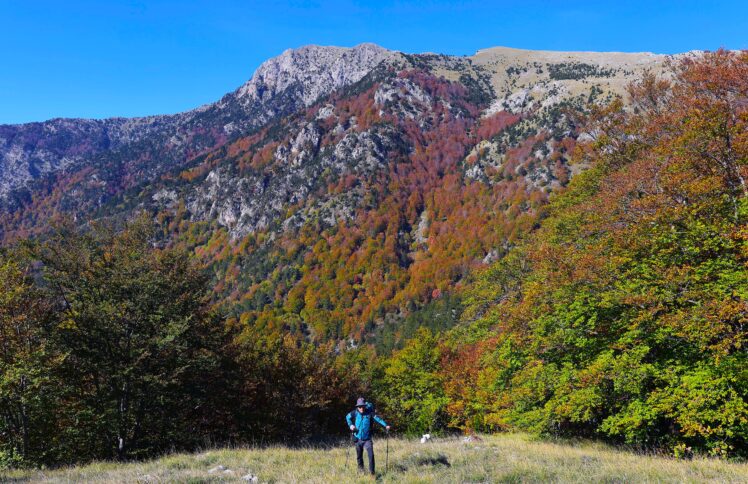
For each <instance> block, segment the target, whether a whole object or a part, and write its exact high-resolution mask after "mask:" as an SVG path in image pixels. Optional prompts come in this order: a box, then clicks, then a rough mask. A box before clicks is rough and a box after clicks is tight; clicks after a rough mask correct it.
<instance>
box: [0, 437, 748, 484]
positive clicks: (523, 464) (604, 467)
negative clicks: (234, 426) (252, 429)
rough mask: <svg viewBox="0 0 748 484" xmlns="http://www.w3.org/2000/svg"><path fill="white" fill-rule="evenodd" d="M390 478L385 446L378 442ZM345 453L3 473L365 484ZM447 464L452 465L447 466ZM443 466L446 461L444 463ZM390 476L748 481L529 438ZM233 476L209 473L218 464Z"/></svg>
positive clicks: (420, 448) (714, 467) (411, 458)
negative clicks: (254, 477) (250, 477)
mask: <svg viewBox="0 0 748 484" xmlns="http://www.w3.org/2000/svg"><path fill="white" fill-rule="evenodd" d="M375 449H376V452H377V458H378V461H377V462H378V471H379V472H380V474H381V473H382V472H383V471H384V457H385V441H384V439H383V438H380V439H379V440H377V441H376V444H375ZM347 450H348V449H347V448H346V447H337V448H332V449H328V450H324V449H301V450H293V449H288V448H284V447H273V448H267V449H224V450H213V451H208V452H204V453H200V454H192V455H191V454H177V455H172V456H168V457H164V458H161V459H157V460H154V461H150V462H143V463H132V464H115V463H96V464H91V465H88V466H85V467H75V468H70V469H64V470H56V471H52V472H33V473H24V472H16V473H11V474H5V475H3V474H0V481H2V482H7V481H10V482H14V481H16V482H27V481H30V482H222V481H226V482H231V481H235V482H236V481H239V482H241V481H240V477H241V476H243V475H245V474H246V473H248V472H250V471H251V472H252V473H253V474H256V475H258V476H259V478H260V482H319V483H328V482H367V481H369V479H367V478H366V477H364V476H357V475H356V474H355V472H354V469H355V454H354V452H353V451H351V456H350V461H349V462H348V471H346V468H345V464H346V451H347ZM445 458H446V461H447V462H448V463H449V465H445V464H444V463H442V462H443V461H444V460H445ZM440 461H442V462H440ZM389 462H390V471H389V473H387V474H386V475H380V476H379V478H380V480H381V481H382V482H549V481H556V482H709V481H712V482H748V464H738V463H729V462H722V461H718V460H710V459H694V460H690V461H676V460H673V459H669V458H665V457H656V456H642V455H637V454H632V453H627V452H622V451H619V450H614V449H611V448H609V447H606V446H603V445H600V444H592V443H579V444H557V443H549V442H542V441H536V440H533V439H531V438H529V437H527V436H524V435H498V436H489V437H484V440H483V441H482V442H471V443H464V442H463V441H462V440H461V439H456V438H453V439H443V440H442V439H437V440H435V441H432V442H430V443H428V444H421V443H419V442H417V441H409V440H400V439H398V440H395V439H391V440H390V459H389ZM219 464H220V465H223V466H226V467H227V468H228V469H231V470H232V471H234V473H233V474H228V475H218V474H209V473H208V470H209V469H211V468H213V467H215V466H217V465H219Z"/></svg>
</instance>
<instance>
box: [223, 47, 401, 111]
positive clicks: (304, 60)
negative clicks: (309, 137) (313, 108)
mask: <svg viewBox="0 0 748 484" xmlns="http://www.w3.org/2000/svg"><path fill="white" fill-rule="evenodd" d="M393 55H396V53H395V52H394V51H390V50H387V49H385V48H383V47H380V46H378V45H375V44H371V43H365V44H359V45H357V46H355V47H350V48H346V47H332V46H319V45H307V46H304V47H300V48H298V49H288V50H286V51H285V52H283V53H282V54H281V55H279V56H277V57H274V58H272V59H269V60H267V61H265V62H264V63H262V65H260V67H259V68H258V69H257V70H256V71H255V73H254V75H253V76H252V79H250V80H249V81H247V83H245V84H244V85H243V86H242V87H240V88H239V89H238V90H237V92H236V96H237V98H239V99H240V100H242V101H243V103H245V104H252V103H254V102H257V101H260V102H267V101H268V100H270V99H272V98H274V97H275V96H277V95H278V94H280V93H283V92H284V91H286V90H288V89H289V88H297V89H298V96H299V98H300V100H301V101H302V103H303V104H304V105H305V106H309V105H311V104H312V103H313V102H314V101H316V100H317V99H318V98H319V97H320V96H322V95H325V94H327V93H329V92H331V91H333V90H335V89H339V88H341V87H344V86H347V85H349V84H352V83H355V82H358V81H359V80H361V78H363V77H364V76H365V75H366V74H368V73H369V72H370V71H371V70H372V69H373V68H374V67H375V66H377V65H378V64H379V63H380V62H382V61H383V60H384V59H387V58H389V57H391V56H393Z"/></svg>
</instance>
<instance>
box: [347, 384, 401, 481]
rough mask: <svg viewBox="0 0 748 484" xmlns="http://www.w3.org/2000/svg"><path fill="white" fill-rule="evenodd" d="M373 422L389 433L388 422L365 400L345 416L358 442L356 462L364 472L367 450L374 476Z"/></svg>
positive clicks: (360, 399) (360, 401) (361, 399)
mask: <svg viewBox="0 0 748 484" xmlns="http://www.w3.org/2000/svg"><path fill="white" fill-rule="evenodd" d="M372 420H374V421H375V422H376V423H378V424H379V425H381V426H382V427H384V428H385V429H387V430H388V431H389V430H390V426H389V425H387V422H385V421H384V420H383V419H382V418H381V417H380V416H379V415H377V414H376V412H375V411H374V405H372V404H371V403H369V402H367V401H366V400H364V399H363V398H359V399H358V400H356V409H355V410H351V411H350V412H349V413H348V414H347V415H346V416H345V421H346V422H348V428H350V429H351V432H352V433H353V437H354V439H355V442H356V461H357V462H358V470H359V471H363V470H364V449H365V450H366V453H367V454H369V473H371V474H372V475H374V444H373V442H372V441H371V421H372Z"/></svg>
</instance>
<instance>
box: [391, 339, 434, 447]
mask: <svg viewBox="0 0 748 484" xmlns="http://www.w3.org/2000/svg"><path fill="white" fill-rule="evenodd" d="M440 360H441V350H440V347H439V339H438V335H435V334H433V333H432V332H431V331H430V330H428V329H426V328H420V329H419V330H418V331H417V332H416V334H415V336H414V338H413V339H412V340H410V341H408V343H407V344H406V345H405V347H404V348H403V349H402V350H400V351H398V352H396V353H395V354H394V355H393V357H392V359H391V360H389V361H388V362H387V364H386V368H385V371H384V376H383V378H382V381H381V388H380V390H379V392H378V395H382V397H381V400H382V403H383V404H384V409H385V413H386V415H387V416H388V418H391V419H392V421H393V423H394V424H395V425H396V426H397V428H398V429H402V430H403V431H405V432H407V433H421V432H433V431H436V430H439V429H441V428H443V426H444V423H445V417H446V415H445V407H446V404H447V402H448V399H447V398H446V396H445V394H444V388H443V382H442V378H441V375H440V369H441V366H440Z"/></svg>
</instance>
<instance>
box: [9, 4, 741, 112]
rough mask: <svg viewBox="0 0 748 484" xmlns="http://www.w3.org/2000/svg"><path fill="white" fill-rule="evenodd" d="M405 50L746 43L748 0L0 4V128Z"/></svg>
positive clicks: (151, 105) (197, 94) (179, 100)
mask: <svg viewBox="0 0 748 484" xmlns="http://www.w3.org/2000/svg"><path fill="white" fill-rule="evenodd" d="M360 42H375V43H377V44H380V45H382V46H384V47H387V48H391V49H396V50H401V51H405V52H427V51H428V52H442V53H447V54H458V55H463V54H468V55H469V54H472V53H473V52H475V51H476V50H477V49H480V48H484V47H490V46H496V45H504V46H509V47H519V48H526V49H551V50H598V51H608V50H615V51H652V52H659V53H675V52H681V51H686V50H691V49H710V50H711V49H716V48H718V47H720V46H723V47H727V48H731V49H740V48H748V2H746V1H742V2H741V1H722V2H711V1H709V0H702V1H700V2H695V1H667V2H665V1H662V2H658V1H655V0H649V1H639V0H633V1H625V0H624V1H621V0H619V1H616V2H607V1H595V2H577V1H573V0H568V1H557V2H555V1H536V0H523V1H513V2H509V1H494V2H491V1H483V2H475V1H463V2H441V1H422V2H405V1H387V0H384V1H329V2H327V1H284V2H272V1H265V2H254V1H238V0H234V1H230V0H213V1H192V0H181V1H177V0H153V1H116V0H108V1H106V0H100V1H76V0H67V1H61V0H60V1H34V0H0V46H2V48H1V49H0V54H1V55H0V123H18V122H27V121H36V120H44V119H48V118H52V117H60V116H65V117H96V118H100V117H107V116H136V115H145V114H158V113H172V112H178V111H183V110H186V109H190V108H193V107H195V106H198V105H200V104H204V103H208V102H211V101H214V100H216V99H218V98H220V97H221V96H222V95H223V94H224V93H226V92H228V91H231V90H233V89H235V88H236V87H238V86H239V85H241V84H242V83H243V82H244V81H246V80H247V79H248V78H249V77H250V76H251V75H252V72H253V71H254V69H255V68H256V67H257V66H258V65H259V64H260V63H261V62H262V61H263V60H265V59H267V58H268V57H272V56H275V55H277V54H279V53H281V52H282V51H283V50H285V49H287V48H289V47H298V46H301V45H304V44H310V43H314V44H321V45H343V46H350V45H355V44H357V43H360Z"/></svg>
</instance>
